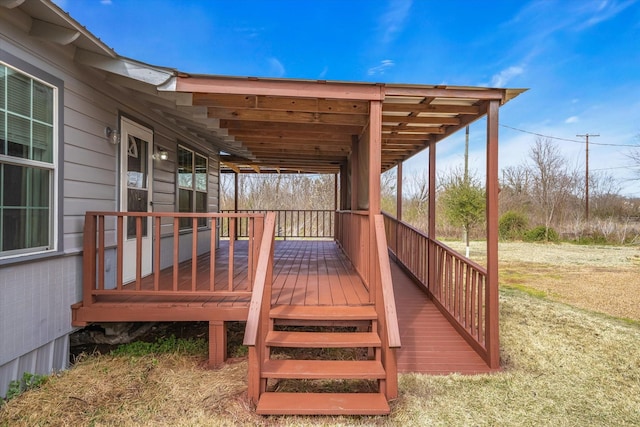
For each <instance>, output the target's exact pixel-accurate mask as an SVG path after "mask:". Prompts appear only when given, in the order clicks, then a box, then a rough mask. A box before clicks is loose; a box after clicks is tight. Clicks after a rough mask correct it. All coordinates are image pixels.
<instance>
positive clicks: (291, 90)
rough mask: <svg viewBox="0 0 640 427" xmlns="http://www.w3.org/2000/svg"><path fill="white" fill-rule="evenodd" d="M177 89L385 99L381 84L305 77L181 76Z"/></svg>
mask: <svg viewBox="0 0 640 427" xmlns="http://www.w3.org/2000/svg"><path fill="white" fill-rule="evenodd" d="M175 91H177V92H200V93H219V94H237V95H265V96H290V97H300V94H304V97H306V98H327V99H349V100H365V101H366V100H372V99H377V100H380V99H382V91H381V88H380V86H378V85H376V84H370V83H327V82H323V81H304V80H268V79H264V80H261V79H256V78H224V77H212V76H206V77H204V76H202V77H177V78H176V81H175Z"/></svg>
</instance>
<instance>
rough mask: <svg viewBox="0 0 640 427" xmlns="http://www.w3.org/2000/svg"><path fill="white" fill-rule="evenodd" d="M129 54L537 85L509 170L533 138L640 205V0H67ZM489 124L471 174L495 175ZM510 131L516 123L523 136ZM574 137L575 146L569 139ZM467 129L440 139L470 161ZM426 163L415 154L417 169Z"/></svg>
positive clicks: (514, 114)
mask: <svg viewBox="0 0 640 427" xmlns="http://www.w3.org/2000/svg"><path fill="white" fill-rule="evenodd" d="M56 3H57V4H58V5H59V6H61V7H62V8H63V9H65V10H66V11H67V12H69V13H70V14H71V16H72V17H74V18H75V19H76V20H78V21H79V22H80V23H81V24H82V25H84V26H86V27H87V29H88V30H89V31H91V32H92V33H94V34H95V35H96V36H98V37H99V38H101V39H102V40H103V41H104V42H105V43H106V44H107V45H109V46H110V47H112V48H114V49H115V50H116V52H118V53H119V54H120V55H123V56H126V57H130V58H133V59H137V60H140V61H143V62H147V63H150V64H154V65H161V66H167V67H172V68H177V69H179V70H181V71H185V72H190V73H206V74H223V75H235V76H256V77H285V78H303V79H326V80H346V81H370V82H391V83H418V84H447V85H462V86H465V85H471V86H491V87H512V88H529V91H527V92H525V93H524V94H522V95H520V96H519V97H518V98H516V99H515V100H513V101H511V102H510V103H508V104H507V105H505V106H504V107H503V108H502V109H501V112H500V121H501V124H502V125H503V126H502V127H501V128H500V167H505V166H509V165H514V164H521V163H523V162H524V161H526V160H527V158H528V150H529V147H530V146H531V145H532V144H533V142H534V141H535V139H536V136H535V135H532V134H531V133H526V132H523V131H527V132H532V133H536V134H541V135H547V136H552V137H558V138H563V139H558V140H555V141H556V143H557V144H558V145H559V147H560V148H561V150H562V152H563V154H564V156H565V157H566V158H567V160H568V162H569V163H570V166H571V167H575V168H577V169H579V170H582V171H584V166H585V165H584V163H585V153H584V148H585V147H584V143H583V142H580V141H584V139H583V138H578V137H576V135H578V134H585V133H590V134H600V136H599V137H597V138H596V137H594V138H591V139H590V144H589V148H590V150H589V155H590V161H589V168H590V170H591V171H593V172H603V173H609V174H611V175H613V176H615V178H616V179H619V180H620V186H621V189H622V193H623V194H625V195H629V196H636V197H640V181H633V180H632V179H631V178H633V177H639V176H640V168H638V167H635V168H634V167H631V165H632V164H631V162H630V160H629V159H628V158H627V157H626V156H625V153H626V152H628V150H629V147H628V146H630V145H640V0H531V1H512V0H492V1H480V0H466V1H462V0H447V1H436V0H413V1H412V0H351V1H349V0H322V1H313V0H271V1H269V0H254V1H249V0H209V1H207V0H173V1H171V0H135V1H134V0H129V1H126V0H57V1H56ZM484 126H485V123H484V121H479V122H477V123H476V124H474V125H473V126H472V128H471V153H470V158H471V160H470V165H471V168H472V169H474V170H475V171H477V173H478V174H479V175H482V173H483V169H484V154H483V151H482V150H483V148H484V136H483V133H484ZM513 128H516V129H519V130H515V129H513ZM567 140H569V141H567ZM463 146H464V135H463V132H462V133H460V134H459V135H455V136H453V137H451V138H449V139H448V140H447V141H445V142H443V143H442V144H439V145H438V162H439V165H450V166H452V167H453V166H456V165H461V164H462V161H463ZM425 163H426V160H425V157H424V156H421V155H419V156H416V158H414V159H412V160H410V161H409V162H408V163H407V166H406V170H408V171H409V173H412V172H414V173H415V172H417V171H418V170H419V169H420V168H421V167H422V166H424V164H425Z"/></svg>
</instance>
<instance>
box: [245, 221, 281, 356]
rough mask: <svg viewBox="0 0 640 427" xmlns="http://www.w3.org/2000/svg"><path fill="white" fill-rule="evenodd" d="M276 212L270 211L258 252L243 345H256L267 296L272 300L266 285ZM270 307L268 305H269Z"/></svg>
mask: <svg viewBox="0 0 640 427" xmlns="http://www.w3.org/2000/svg"><path fill="white" fill-rule="evenodd" d="M275 219H276V214H275V212H268V213H267V217H266V219H265V223H264V233H263V235H262V241H261V242H260V252H259V253H258V264H257V266H256V274H255V279H254V282H253V293H252V295H251V302H250V304H249V315H248V316H247V325H246V327H245V332H244V340H243V345H246V346H255V345H256V340H257V337H258V326H259V325H260V314H261V313H262V310H263V305H264V301H265V297H266V296H268V297H269V299H268V300H267V301H270V299H271V295H265V294H264V291H265V286H266V284H267V279H268V275H269V273H270V270H271V269H272V268H273V249H274V236H275V224H276V221H275ZM267 309H268V307H267Z"/></svg>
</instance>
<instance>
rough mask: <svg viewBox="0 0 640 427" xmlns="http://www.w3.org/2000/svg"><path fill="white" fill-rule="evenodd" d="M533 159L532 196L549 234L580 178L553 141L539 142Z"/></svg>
mask: <svg viewBox="0 0 640 427" xmlns="http://www.w3.org/2000/svg"><path fill="white" fill-rule="evenodd" d="M529 157H530V159H531V161H532V165H531V168H530V171H531V189H532V191H531V195H532V197H533V201H534V203H535V206H536V207H537V209H538V210H539V211H540V214H541V215H542V218H543V221H544V226H545V228H546V230H547V234H548V230H549V228H550V227H551V225H552V223H553V221H554V218H555V215H556V214H557V211H558V209H559V208H560V206H561V204H562V203H563V201H566V200H568V199H570V198H571V197H572V190H573V189H574V188H575V183H576V174H575V172H573V171H570V170H569V168H568V166H567V162H566V160H565V159H564V157H563V156H562V154H561V153H560V151H559V149H558V147H557V146H556V145H554V143H553V141H552V140H551V139H548V138H537V139H536V141H535V143H534V145H533V146H532V147H531V150H530V152H529ZM547 237H548V236H547Z"/></svg>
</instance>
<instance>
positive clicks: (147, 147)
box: [120, 117, 153, 283]
mask: <svg viewBox="0 0 640 427" xmlns="http://www.w3.org/2000/svg"><path fill="white" fill-rule="evenodd" d="M120 135H121V142H120V164H121V165H122V167H121V169H120V170H121V175H120V188H121V193H120V210H121V211H122V212H151V206H152V203H151V195H152V194H153V193H152V188H151V187H152V183H153V168H152V167H151V166H152V164H153V163H152V157H151V156H152V153H153V131H152V130H151V129H148V128H146V127H144V126H142V125H140V124H138V123H135V122H133V121H131V120H129V119H127V118H124V117H123V118H122V119H121V122H120ZM152 230H153V227H152V219H151V217H149V218H143V220H142V277H144V276H148V275H149V274H151V259H152ZM123 232H124V248H123V251H124V256H123V259H124V264H123V273H122V276H123V282H124V283H127V282H130V281H132V280H135V278H136V266H137V261H136V259H137V257H136V219H135V217H128V218H127V220H126V221H125V224H124V231H123Z"/></svg>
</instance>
